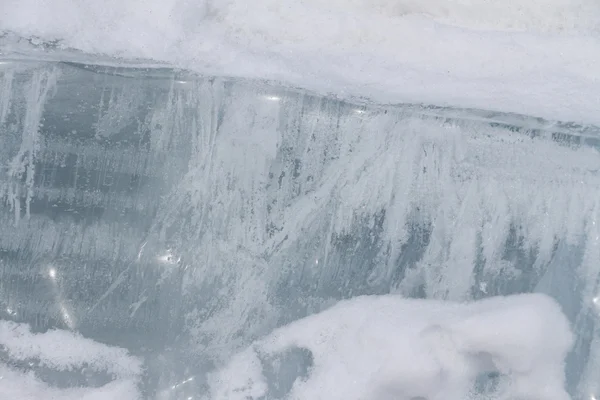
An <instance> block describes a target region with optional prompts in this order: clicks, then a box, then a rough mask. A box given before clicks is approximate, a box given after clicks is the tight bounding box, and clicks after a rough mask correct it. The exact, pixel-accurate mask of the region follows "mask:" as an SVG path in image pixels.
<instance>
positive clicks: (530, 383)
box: [211, 294, 572, 400]
mask: <svg viewBox="0 0 600 400" xmlns="http://www.w3.org/2000/svg"><path fill="white" fill-rule="evenodd" d="M571 344H572V334H571V331H570V328H569V325H568V322H567V320H566V318H565V317H564V316H563V314H562V312H561V310H560V308H559V306H558V305H557V304H556V303H555V302H554V301H553V300H552V299H550V298H549V297H546V296H544V295H540V294H528V295H517V296H511V297H497V298H490V299H487V300H483V301H479V302H475V303H470V304H460V303H448V302H440V301H432V300H408V299H404V298H401V297H398V296H393V295H388V296H380V297H359V298H355V299H352V300H348V301H343V302H341V303H339V304H337V305H336V306H334V307H332V308H330V309H328V310H326V311H324V312H321V313H319V314H316V315H312V316H309V317H307V318H304V319H302V320H299V321H296V322H293V323H291V324H289V325H287V326H285V327H282V328H280V329H277V330H275V331H274V332H273V333H271V334H270V335H268V336H267V337H265V338H264V339H262V340H260V341H258V342H256V343H254V344H253V345H252V346H251V347H249V348H248V349H246V350H244V351H242V352H241V353H239V354H238V355H237V356H235V357H234V359H233V360H232V361H231V362H230V363H229V364H228V365H227V366H225V367H224V368H223V369H222V370H220V371H219V372H217V373H215V374H214V375H213V376H212V377H211V391H212V397H211V398H212V399H213V400H221V399H223V400H225V399H227V400H236V399H240V400H241V399H245V400H247V399H258V398H262V396H265V395H267V398H271V397H269V395H270V393H269V390H271V388H272V386H273V383H272V382H269V379H268V378H267V377H266V375H267V374H266V373H265V371H266V369H267V368H266V367H265V366H266V365H267V364H268V362H269V360H271V361H272V360H274V359H276V358H277V356H278V355H281V354H284V353H285V352H287V351H290V350H293V349H297V348H300V349H307V350H309V351H310V353H311V355H312V366H311V368H310V369H309V372H308V376H307V377H306V378H298V379H296V381H295V382H294V384H293V386H292V388H291V391H290V392H289V394H288V397H287V398H289V399H298V400H300V399H311V400H317V399H324V400H325V399H327V400H336V399H340V400H342V399H344V400H350V399H357V400H358V399H411V398H412V399H415V398H425V399H428V400H434V399H440V400H441V399H466V398H481V397H478V396H480V394H479V395H478V394H477V390H476V389H475V388H474V385H475V381H476V380H477V378H478V377H479V378H480V377H481V376H482V375H484V374H486V373H496V374H499V376H500V379H499V383H498V385H497V387H496V389H495V390H494V391H493V392H491V393H487V396H488V397H487V398H488V399H491V398H494V399H508V398H510V399H537V400H567V399H569V396H568V394H567V393H566V392H565V390H564V388H563V385H564V371H563V367H564V358H565V356H566V354H567V352H568V350H569V349H570V347H571Z"/></svg>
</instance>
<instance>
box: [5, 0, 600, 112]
mask: <svg viewBox="0 0 600 400" xmlns="http://www.w3.org/2000/svg"><path fill="white" fill-rule="evenodd" d="M3 31H4V32H11V33H13V34H14V35H16V37H20V38H27V39H30V38H35V39H34V40H33V42H34V43H43V44H50V46H49V47H50V48H53V49H61V50H65V49H67V50H69V51H70V50H77V52H76V53H78V52H80V51H82V52H85V53H89V54H102V55H107V56H110V57H122V58H125V59H145V60H153V61H157V62H164V63H167V64H168V65H171V66H175V67H177V68H184V69H189V70H193V71H197V72H200V73H201V74H205V75H219V76H223V75H224V76H233V77H244V78H257V79H267V80H276V81H280V82H284V83H286V84H288V85H292V86H300V87H303V88H305V89H309V90H315V91H318V92H319V93H332V92H333V93H335V94H336V95H339V96H341V97H366V98H369V99H372V100H375V101H376V102H380V103H381V102H411V103H431V104H436V105H453V106H457V107H469V108H480V109H481V108H487V109H493V110H495V111H505V112H518V113H523V114H530V115H534V116H537V117H543V118H550V119H553V118H558V119H561V120H570V121H578V122H586V123H598V118H597V112H596V110H597V109H598V107H600V98H599V97H598V92H599V91H600V83H599V82H600V74H599V72H598V68H597V67H596V66H597V54H600V39H599V36H600V2H598V1H597V0H523V1H506V0H330V1H320V0H304V1H296V0H257V1H252V2H250V1H246V0H196V1H194V0H127V1H121V0H105V1H96V0H53V1H49V0H3V1H2V8H1V10H0V53H6V54H11V53H23V52H24V51H23V48H21V47H20V46H15V45H14V43H12V41H10V42H11V43H8V42H9V41H8V40H6V38H4V39H2V37H1V34H2V32H3ZM3 42H4V43H3ZM41 47H42V48H45V47H44V46H41ZM580 119H583V120H584V121H579V120H580Z"/></svg>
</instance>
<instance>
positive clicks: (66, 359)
mask: <svg viewBox="0 0 600 400" xmlns="http://www.w3.org/2000/svg"><path fill="white" fill-rule="evenodd" d="M0 349H1V350H2V352H1V354H2V355H3V357H2V359H0V399H19V400H29V399H31V400H34V399H35V400H39V399H53V400H106V399H111V400H136V399H139V398H140V393H139V391H138V388H137V383H138V380H139V377H140V375H141V373H142V364H141V361H140V360H138V359H136V358H135V357H133V356H131V355H129V354H128V352H127V351H126V350H124V349H120V348H115V347H110V346H107V345H104V344H101V343H97V342H95V341H93V340H90V339H86V338H83V337H81V336H80V335H78V334H75V333H72V332H67V331H60V330H50V331H48V332H45V333H37V334H36V333H32V332H31V331H30V329H29V326H28V325H25V324H18V323H14V322H9V321H0ZM14 365H16V367H15V366H14ZM23 365H27V366H29V367H33V366H38V367H42V368H47V369H50V370H53V371H74V370H91V371H96V372H103V373H106V374H108V376H110V377H111V379H112V380H110V381H109V382H108V383H106V384H104V385H102V386H100V387H78V388H57V387H53V386H51V385H49V384H48V383H46V382H44V381H43V380H41V379H40V378H39V377H37V376H36V375H35V373H34V372H33V371H31V370H29V371H28V370H27V369H28V368H27V367H26V368H24V367H23Z"/></svg>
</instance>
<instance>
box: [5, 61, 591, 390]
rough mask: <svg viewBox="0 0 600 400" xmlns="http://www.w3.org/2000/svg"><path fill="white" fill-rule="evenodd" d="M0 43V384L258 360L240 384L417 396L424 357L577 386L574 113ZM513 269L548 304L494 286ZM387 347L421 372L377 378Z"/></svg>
mask: <svg viewBox="0 0 600 400" xmlns="http://www.w3.org/2000/svg"><path fill="white" fill-rule="evenodd" d="M0 68H1V69H0V165H2V169H0V196H1V197H2V203H1V206H0V221H1V222H0V319H1V320H2V322H0V345H1V347H0V374H1V376H3V377H6V378H3V379H2V380H0V394H4V393H8V394H7V396H8V395H9V394H10V396H13V395H15V396H16V394H15V393H19V395H20V396H22V397H24V398H35V397H36V396H39V393H42V392H44V393H52V394H53V395H56V397H57V398H61V399H62V398H64V399H72V398H82V397H83V396H98V397H97V398H101V399H103V400H104V398H111V399H112V398H115V399H118V398H119V397H118V396H122V398H124V399H125V398H135V396H138V395H139V397H141V398H145V399H168V400H171V399H173V400H174V399H181V398H185V399H187V398H190V399H200V398H205V399H206V398H208V399H211V396H212V397H214V398H218V396H219V393H228V392H227V390H230V389H231V387H229V388H228V387H222V386H219V384H218V379H219V378H218V376H219V374H223V373H228V371H229V372H230V371H234V372H235V371H236V369H235V368H237V367H236V366H239V365H246V366H248V365H249V366H252V365H254V366H256V363H265V364H264V365H263V366H262V369H258V368H255V369H254V370H252V369H249V370H246V371H245V373H248V374H251V375H252V374H254V375H255V378H256V380H255V381H254V383H255V386H252V388H253V390H255V391H254V392H252V393H250V394H251V395H253V396H260V393H261V390H268V396H272V397H273V398H283V397H284V396H285V395H286V394H288V393H290V395H291V396H297V397H296V398H302V397H298V396H301V394H302V393H303V392H302V391H303V390H306V391H310V390H314V388H315V387H316V386H318V385H320V384H321V383H323V384H324V382H326V381H327V380H328V379H336V380H337V378H336V377H344V380H345V379H346V378H347V377H352V378H353V379H356V380H357V382H358V383H357V384H358V386H357V387H360V388H361V389H360V390H364V392H360V391H357V392H352V393H353V394H354V395H357V396H358V395H359V394H360V393H371V392H369V391H370V390H375V391H377V392H376V394H377V395H381V396H382V398H383V399H385V396H393V395H395V394H396V393H397V391H398V390H399V391H404V390H408V392H407V393H408V394H407V396H413V398H419V396H420V397H424V396H425V397H428V398H429V399H430V400H433V399H434V398H436V397H435V396H438V395H439V394H437V393H435V392H431V393H424V394H423V393H421V391H419V390H416V389H415V388H417V389H418V388H419V387H424V386H428V385H426V383H428V382H433V381H434V380H435V379H436V378H435V376H436V374H437V372H436V371H441V370H442V369H444V368H445V367H444V368H442V367H440V365H442V364H438V361H435V362H434V361H432V360H433V359H434V358H436V357H437V358H438V359H439V360H441V361H439V362H442V363H444V362H448V363H449V364H451V365H452V366H453V367H452V368H450V369H449V370H448V372H447V373H448V374H449V375H448V376H452V377H453V378H452V379H451V381H452V382H454V383H456V386H454V383H452V382H450V381H447V382H446V383H444V384H443V385H441V386H435V388H438V389H439V390H446V389H448V390H450V389H451V390H457V392H454V393H464V392H465V391H467V392H469V393H471V394H472V395H473V396H474V397H475V398H478V399H480V398H481V399H482V398H502V396H503V395H505V394H507V393H508V395H510V394H514V393H515V392H514V391H517V392H518V393H524V391H528V393H531V392H535V396H537V398H539V399H540V400H541V399H563V398H565V393H564V392H563V389H566V390H567V392H568V393H569V395H570V396H571V397H572V398H576V399H582V398H589V397H590V396H591V395H594V394H596V393H599V389H600V388H598V387H597V384H598V383H597V382H598V380H597V376H598V374H599V373H600V364H598V360H599V359H600V358H599V357H600V353H599V352H600V341H599V339H600V337H599V334H598V332H597V329H598V328H597V323H598V321H597V316H598V314H597V313H598V306H597V304H599V303H600V301H598V298H599V297H598V296H599V289H598V281H599V280H598V278H599V275H600V264H599V262H598V261H599V260H600V226H599V224H600V196H599V194H600V176H599V175H600V157H599V155H598V151H599V148H600V135H599V129H598V127H597V126H594V125H592V124H586V123H585V121H581V120H573V121H568V120H566V121H562V122H561V121H551V120H547V119H539V118H534V117H528V116H523V115H519V114H507V113H498V112H493V111H485V110H472V109H459V108H442V107H433V106H422V105H411V104H405V105H397V106H384V105H376V104H374V103H368V102H363V103H359V102H348V101H341V100H339V99H336V98H332V97H324V96H321V95H316V94H313V93H309V92H306V91H300V90H292V89H289V88H285V87H280V86H277V85H274V84H269V83H265V82H262V81H250V80H241V79H225V78H206V77H201V76H197V75H194V74H192V73H184V72H181V71H175V70H171V69H167V68H165V69H159V68H153V69H149V68H137V69H136V68H116V67H110V66H99V65H86V64H80V63H79V64H77V63H72V62H62V63H59V62H50V61H37V62H34V61H32V60H31V59H29V60H28V59H27V58H26V57H25V58H24V59H22V60H16V59H14V57H13V58H10V59H9V58H6V59H3V61H2V64H1V65H0ZM531 292H539V293H545V294H546V295H548V296H550V297H552V298H553V299H554V300H555V301H556V302H557V303H558V304H560V310H562V311H560V310H559V308H558V307H557V306H556V305H555V303H554V302H553V301H550V300H548V298H547V297H545V296H542V295H526V296H515V297H513V296H512V295H516V294H519V293H531ZM361 295H371V296H369V297H361V298H359V299H354V298H356V297H357V296H361ZM493 296H508V297H505V298H498V299H491V300H485V301H482V302H475V303H471V301H472V300H480V299H483V298H487V297H493ZM406 298H415V299H421V300H406ZM344 299H351V300H348V301H346V302H344V301H343V302H341V303H339V302H340V301H342V300H344ZM403 299H404V300H403ZM423 299H427V300H423ZM464 302H466V303H467V304H459V303H464ZM338 303H339V304H338ZM334 304H338V305H336V306H333V307H332V308H330V307H331V306H332V305H334ZM365 310H366V311H365ZM394 310H395V311H394ZM348 314H350V315H351V316H352V318H349V317H347V315H348ZM563 314H564V316H565V317H566V318H567V320H568V322H569V325H570V326H571V327H572V328H571V329H572V331H573V346H572V347H571V346H569V345H570V335H569V333H568V328H567V327H566V322H565V319H564V318H565V317H563V316H562V315H563ZM361 315H362V316H365V315H366V316H367V317H368V318H371V319H369V320H368V321H366V320H363V319H361V318H360V316H361ZM390 315H393V318H391V317H390V318H391V319H390V318H388V316H390ZM307 316H308V318H305V317H307ZM354 317H356V318H354ZM367 317H365V318H367ZM303 318H305V319H303ZM336 321H339V322H340V323H341V324H346V325H348V330H347V331H345V332H341V331H335V332H331V335H333V336H329V337H328V336H325V337H322V339H323V340H325V342H326V343H328V344H329V345H328V346H329V347H328V348H324V347H323V346H322V345H318V343H315V342H310V340H312V339H315V340H317V339H318V338H319V337H320V335H321V334H324V335H327V332H328V331H327V329H329V328H328V327H331V326H332V324H335V323H336ZM403 321H404V322H406V325H410V326H406V327H401V328H402V329H400V328H396V327H397V326H398V325H403ZM507 321H508V322H507ZM419 327H422V328H423V329H425V330H426V331H427V332H428V333H426V334H425V333H423V334H422V332H421V331H422V330H421V329H419ZM351 328H352V329H351ZM336 329H338V328H336ZM392 329H393V330H392ZM490 330H493V332H490ZM301 331H303V332H306V333H307V335H306V336H303V337H300V338H299V337H298V336H297V335H298V334H300V332H301ZM336 332H337V333H336ZM338 333H339V335H338ZM395 334H397V335H398V340H397V341H396V340H394V335H395ZM336 335H337V336H336ZM338 339H339V340H338ZM327 340H329V341H327ZM354 341H358V342H360V343H362V344H360V345H359V344H358V343H357V345H356V346H355V347H350V344H349V343H351V342H354ZM269 343H271V344H272V345H273V346H274V347H271V348H270V347H269ZM379 344H386V346H382V347H379ZM59 345H60V347H55V346H59ZM249 346H250V347H249ZM277 346H280V347H279V348H280V349H282V350H284V349H288V348H290V346H291V347H294V346H296V347H299V348H297V349H296V348H290V349H289V350H290V351H286V352H284V353H285V354H283V355H281V354H278V351H276V350H278V348H277ZM445 346H446V347H445ZM419 347H421V349H422V350H423V354H421V352H419V351H418V350H419ZM386 349H389V351H390V354H391V353H392V352H393V351H400V352H403V351H415V353H410V355H411V357H412V358H415V360H414V362H417V361H418V362H422V363H423V368H424V370H423V371H425V370H427V371H428V373H429V375H427V374H424V375H423V376H421V375H419V377H418V378H419V379H423V381H422V382H425V383H422V385H421V386H419V385H418V382H416V381H415V382H414V384H415V386H414V387H413V386H411V385H412V383H411V382H408V383H406V382H405V383H403V382H402V381H396V380H395V378H393V375H394V374H395V373H396V372H399V371H400V372H401V371H403V368H405V365H406V364H404V363H403V364H397V365H396V364H393V363H387V361H385V360H383V359H382V358H381V357H383V355H385V353H386V352H387V351H386ZM329 350H331V351H329ZM261 351H262V353H261ZM567 351H568V354H567V355H566V357H565V352H567ZM259 353H261V354H259ZM417 353H418V354H419V355H422V358H418V357H416V356H414V355H415V354H417ZM425 353H427V354H428V355H426V354H425ZM471 353H476V354H471ZM480 353H485V354H489V357H488V356H483V355H482V354H480ZM471 356H473V357H471ZM257 357H258V358H257ZM260 357H263V358H262V359H261V358H260ZM338 357H339V358H338ZM361 357H363V358H361ZM445 357H448V358H445ZM338 359H343V360H350V361H354V362H353V363H342V364H339V363H338V362H337V360H338ZM265 360H266V361H265ZM540 360H541V361H540ZM484 361H485V362H484ZM488 361H489V363H488ZM563 362H565V365H564V366H563V364H562V363H563ZM239 363H242V364H239ZM244 363H245V364H244ZM484 364H485V365H484ZM261 365H262V364H261ZM330 365H337V367H338V368H339V370H338V369H336V370H335V371H334V370H331V371H330V370H329V369H328V368H329V367H328V366H330ZM311 366H312V368H311ZM322 366H327V367H322ZM377 366H381V367H382V368H383V371H384V372H383V373H382V374H380V375H378V374H375V375H374V376H373V380H372V381H370V380H369V379H368V376H367V375H366V373H364V371H363V370H362V369H361V368H364V369H366V370H368V369H369V368H371V367H377ZM563 367H564V368H563ZM253 368H254V367H253ZM323 368H325V369H323ZM353 368H356V369H355V370H353ZM354 371H358V372H356V373H355V372H354ZM444 371H446V370H444ZM532 371H533V372H532ZM488 372H489V373H490V374H488V375H486V373H488ZM338 373H339V375H336V374H338ZM439 373H440V374H442V372H439ZM444 373H446V372H444ZM480 373H482V374H483V375H481V374H480ZM234 375H235V378H236V379H238V377H239V378H240V379H241V378H242V377H243V376H242V375H238V374H234ZM258 375H263V378H264V380H263V381H261V380H260V379H259V378H261V377H260V376H258ZM442 375H443V374H442ZM563 375H564V377H563ZM250 377H251V378H252V376H250ZM549 377H552V378H549ZM261 379H262V378H261ZM339 379H342V378H339ZM542 380H544V382H545V385H544V388H543V389H542V387H541V386H540V382H541V381H542ZM563 381H564V382H563ZM215 382H217V383H215ZM229 382H230V383H232V384H233V383H236V382H239V381H236V380H230V381H229ZM260 382H263V385H262V386H261V385H260ZM371 383H372V385H371ZM563 383H564V386H563ZM446 384H447V386H444V385H446ZM265 385H266V386H268V388H267V389H265ZM339 385H340V389H339V390H340V391H341V390H350V386H348V387H347V385H349V383H348V382H347V381H344V382H340V383H339ZM448 385H449V386H448ZM465 385H466V386H469V388H468V389H465V387H466V386H465ZM250 387H251V386H248V388H249V389H248V390H250ZM435 388H432V389H435ZM413 389H415V390H413ZM379 390H381V391H379ZM511 390H512V391H513V392H511ZM36 393H38V394H36ZM117 393H120V394H117ZM307 393H308V392H307ZM310 393H312V394H311V396H317V394H314V392H310ZM340 393H343V392H340ZM403 393H404V392H403ZM319 395H320V396H322V395H324V394H323V393H321V394H319ZM333 395H335V393H334V394H333ZM340 395H341V394H340ZM27 396H28V397H27ZM458 396H459V397H460V395H458ZM90 398H93V397H90ZM291 398H294V397H291ZM332 398H334V397H332ZM527 398H531V397H527ZM211 400H212V399H211Z"/></svg>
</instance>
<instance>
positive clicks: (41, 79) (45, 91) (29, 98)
mask: <svg viewBox="0 0 600 400" xmlns="http://www.w3.org/2000/svg"><path fill="white" fill-rule="evenodd" d="M58 75H59V72H58V69H56V68H52V69H42V70H34V72H33V74H32V76H31V79H30V80H29V82H28V83H27V86H26V88H25V92H24V95H25V115H24V116H23V120H22V121H20V123H21V124H22V126H21V146H20V148H19V150H18V152H17V154H16V155H15V156H14V157H13V159H12V160H11V161H10V162H9V164H8V176H9V177H10V179H11V180H12V182H11V183H9V184H8V188H7V189H8V190H7V193H6V195H7V197H8V203H9V205H10V207H12V209H13V212H14V219H15V221H14V222H15V224H18V223H19V221H20V219H21V217H22V215H21V212H22V207H23V205H22V204H21V196H22V195H23V193H21V191H22V190H25V193H24V196H25V204H24V206H25V216H26V217H27V218H29V217H30V204H31V200H32V198H33V193H34V191H35V188H34V175H35V160H36V156H37V152H38V151H39V149H40V146H41V145H42V144H41V138H40V136H39V129H40V124H41V123H42V120H41V118H42V113H43V111H44V104H45V103H46V101H47V98H48V95H49V94H50V93H51V91H52V90H53V89H54V88H55V85H56V80H57V78H58Z"/></svg>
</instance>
